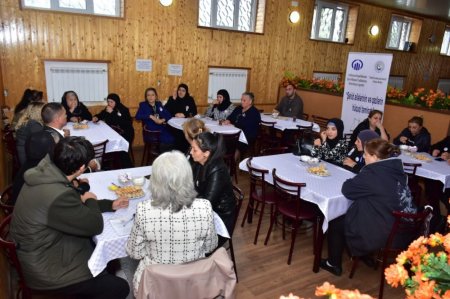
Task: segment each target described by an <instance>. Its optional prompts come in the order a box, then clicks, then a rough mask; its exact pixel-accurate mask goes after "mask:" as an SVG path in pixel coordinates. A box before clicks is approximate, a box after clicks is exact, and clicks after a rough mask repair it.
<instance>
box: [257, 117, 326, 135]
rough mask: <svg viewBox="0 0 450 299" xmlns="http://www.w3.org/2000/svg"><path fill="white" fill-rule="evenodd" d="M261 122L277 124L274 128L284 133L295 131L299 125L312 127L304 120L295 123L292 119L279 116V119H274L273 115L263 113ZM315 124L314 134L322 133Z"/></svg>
mask: <svg viewBox="0 0 450 299" xmlns="http://www.w3.org/2000/svg"><path fill="white" fill-rule="evenodd" d="M261 120H263V121H267V122H276V123H275V125H274V127H275V129H278V130H281V131H284V130H286V129H291V130H295V129H297V125H299V126H304V127H309V126H311V122H310V121H304V120H302V119H297V120H296V121H295V122H293V121H292V117H282V116H279V117H278V118H273V117H272V115H267V114H264V113H261ZM312 124H313V131H314V132H320V127H319V125H318V124H316V123H312Z"/></svg>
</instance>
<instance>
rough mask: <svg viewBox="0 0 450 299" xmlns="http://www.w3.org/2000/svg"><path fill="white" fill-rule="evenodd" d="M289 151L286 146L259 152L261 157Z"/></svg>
mask: <svg viewBox="0 0 450 299" xmlns="http://www.w3.org/2000/svg"><path fill="white" fill-rule="evenodd" d="M288 151H289V148H288V147H287V146H280V147H271V148H266V149H263V150H262V151H261V156H271V155H281V154H285V153H287V152H288Z"/></svg>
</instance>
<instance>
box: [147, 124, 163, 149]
mask: <svg viewBox="0 0 450 299" xmlns="http://www.w3.org/2000/svg"><path fill="white" fill-rule="evenodd" d="M142 124H143V126H142V135H143V137H144V142H151V143H152V144H159V143H160V141H161V131H152V130H149V129H148V128H147V126H145V125H144V123H142Z"/></svg>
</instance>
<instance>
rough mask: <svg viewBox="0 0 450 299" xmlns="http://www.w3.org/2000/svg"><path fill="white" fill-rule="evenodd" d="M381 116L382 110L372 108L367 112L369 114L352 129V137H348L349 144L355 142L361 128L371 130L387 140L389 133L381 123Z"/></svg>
mask: <svg viewBox="0 0 450 299" xmlns="http://www.w3.org/2000/svg"><path fill="white" fill-rule="evenodd" d="M382 118H383V112H381V111H380V110H372V111H370V112H369V116H368V117H367V118H366V119H365V120H363V121H362V122H361V123H359V125H357V126H356V128H355V129H354V130H353V133H352V137H351V138H350V141H349V144H351V145H352V144H355V141H356V137H357V136H358V134H359V132H361V131H362V130H372V131H374V132H376V133H377V134H378V136H379V137H380V138H381V139H384V140H387V141H389V134H388V133H387V131H386V129H385V128H384V127H383V124H382V123H381V119H382Z"/></svg>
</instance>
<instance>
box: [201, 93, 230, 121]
mask: <svg viewBox="0 0 450 299" xmlns="http://www.w3.org/2000/svg"><path fill="white" fill-rule="evenodd" d="M234 108H236V106H234V105H233V104H232V103H231V101H230V95H229V94H228V91H227V90H226V89H220V90H219V91H218V92H217V99H216V100H214V101H213V102H212V103H211V105H209V107H208V110H206V113H205V115H206V116H208V117H211V118H213V119H215V120H226V119H227V117H228V116H230V114H231V113H232V112H233V110H234Z"/></svg>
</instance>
